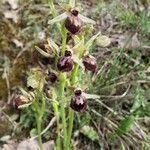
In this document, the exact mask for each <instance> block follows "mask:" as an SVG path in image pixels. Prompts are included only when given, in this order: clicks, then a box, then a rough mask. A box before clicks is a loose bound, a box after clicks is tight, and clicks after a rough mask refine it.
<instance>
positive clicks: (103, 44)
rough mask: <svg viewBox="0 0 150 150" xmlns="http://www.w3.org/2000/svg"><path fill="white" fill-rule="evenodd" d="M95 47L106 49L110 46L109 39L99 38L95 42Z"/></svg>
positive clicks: (105, 37) (103, 36)
mask: <svg viewBox="0 0 150 150" xmlns="http://www.w3.org/2000/svg"><path fill="white" fill-rule="evenodd" d="M96 42H97V45H99V46H101V47H107V46H109V45H110V43H111V41H110V38H108V37H107V36H105V35H102V36H99V37H98V38H97V40H96Z"/></svg>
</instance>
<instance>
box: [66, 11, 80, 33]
mask: <svg viewBox="0 0 150 150" xmlns="http://www.w3.org/2000/svg"><path fill="white" fill-rule="evenodd" d="M81 26H82V23H81V19H80V18H79V17H78V11H77V10H73V11H71V14H70V15H69V16H68V17H67V19H66V20H65V27H66V29H67V30H68V31H69V32H71V33H72V34H78V33H79V32H80V30H81Z"/></svg>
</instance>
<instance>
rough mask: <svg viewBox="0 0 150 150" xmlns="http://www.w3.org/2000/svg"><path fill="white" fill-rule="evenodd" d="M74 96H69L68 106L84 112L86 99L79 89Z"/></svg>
mask: <svg viewBox="0 0 150 150" xmlns="http://www.w3.org/2000/svg"><path fill="white" fill-rule="evenodd" d="M74 94H75V95H74V96H73V97H72V98H71V103H70V107H71V108H72V109H73V110H74V111H77V112H84V111H86V110H87V106H88V105H87V99H86V98H85V97H84V96H83V95H82V91H81V90H76V91H75V92H74Z"/></svg>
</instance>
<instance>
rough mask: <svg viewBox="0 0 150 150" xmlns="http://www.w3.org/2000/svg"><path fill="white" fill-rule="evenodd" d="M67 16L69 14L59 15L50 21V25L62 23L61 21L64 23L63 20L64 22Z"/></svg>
mask: <svg viewBox="0 0 150 150" xmlns="http://www.w3.org/2000/svg"><path fill="white" fill-rule="evenodd" d="M67 16H68V12H64V13H63V14H61V15H59V16H57V17H55V18H53V19H52V20H49V21H48V24H54V23H56V22H60V21H62V20H64V19H66V18H67Z"/></svg>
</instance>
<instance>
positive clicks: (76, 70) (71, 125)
mask: <svg viewBox="0 0 150 150" xmlns="http://www.w3.org/2000/svg"><path fill="white" fill-rule="evenodd" d="M78 69H79V65H78V64H75V65H74V69H73V71H72V74H71V85H75V84H76V78H77V73H78ZM73 120H74V110H72V109H71V108H70V109H69V128H68V139H67V146H66V147H67V148H68V149H70V140H71V135H72V129H73Z"/></svg>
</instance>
